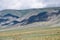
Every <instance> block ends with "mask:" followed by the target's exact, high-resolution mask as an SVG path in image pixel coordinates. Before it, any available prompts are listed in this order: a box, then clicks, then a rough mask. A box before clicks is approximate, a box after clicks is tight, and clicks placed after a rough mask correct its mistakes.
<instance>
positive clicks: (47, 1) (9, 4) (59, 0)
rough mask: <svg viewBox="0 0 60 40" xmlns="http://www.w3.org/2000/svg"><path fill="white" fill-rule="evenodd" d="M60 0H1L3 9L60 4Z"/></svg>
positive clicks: (0, 3)
mask: <svg viewBox="0 0 60 40" xmlns="http://www.w3.org/2000/svg"><path fill="white" fill-rule="evenodd" d="M59 5H60V0H0V10H2V9H26V8H43V7H50V6H59Z"/></svg>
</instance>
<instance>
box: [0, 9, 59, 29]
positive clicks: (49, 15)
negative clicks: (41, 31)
mask: <svg viewBox="0 0 60 40" xmlns="http://www.w3.org/2000/svg"><path fill="white" fill-rule="evenodd" d="M16 25H18V26H25V25H26V27H28V26H32V27H33V26H40V27H42V26H53V27H54V26H60V8H47V9H28V10H3V11H0V28H5V27H11V26H13V27H15V26H16ZM16 27H17V26H16Z"/></svg>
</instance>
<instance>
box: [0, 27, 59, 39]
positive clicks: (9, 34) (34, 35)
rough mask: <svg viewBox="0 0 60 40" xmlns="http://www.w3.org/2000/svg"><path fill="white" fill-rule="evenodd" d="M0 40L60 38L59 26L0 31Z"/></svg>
mask: <svg viewBox="0 0 60 40" xmlns="http://www.w3.org/2000/svg"><path fill="white" fill-rule="evenodd" d="M0 40H60V27H53V28H40V27H33V28H25V29H15V30H10V31H3V32H0Z"/></svg>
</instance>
